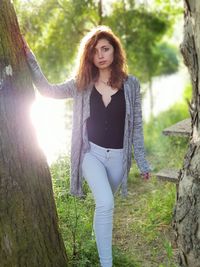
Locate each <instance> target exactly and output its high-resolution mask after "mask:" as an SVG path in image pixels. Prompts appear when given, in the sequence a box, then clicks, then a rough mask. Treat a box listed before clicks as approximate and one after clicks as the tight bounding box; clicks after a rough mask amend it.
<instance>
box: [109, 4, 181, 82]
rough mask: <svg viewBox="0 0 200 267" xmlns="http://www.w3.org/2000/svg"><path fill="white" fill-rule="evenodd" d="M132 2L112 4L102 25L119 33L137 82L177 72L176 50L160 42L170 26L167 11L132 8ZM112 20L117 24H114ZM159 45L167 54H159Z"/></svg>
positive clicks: (160, 49) (140, 7) (161, 51)
mask: <svg viewBox="0 0 200 267" xmlns="http://www.w3.org/2000/svg"><path fill="white" fill-rule="evenodd" d="M131 2H132V3H131ZM133 2H134V1H128V3H129V5H128V6H127V5H125V4H124V1H118V2H116V3H114V4H113V12H112V14H111V15H110V16H109V17H107V18H105V22H106V24H108V25H110V26H111V28H113V29H114V30H115V32H116V33H117V35H118V36H121V39H122V42H123V45H124V47H125V49H126V52H127V58H128V65H129V69H130V72H132V73H134V75H136V76H137V77H138V78H139V79H140V80H141V81H143V82H147V81H148V82H149V81H150V80H151V78H152V77H153V76H156V75H160V74H167V73H172V72H174V71H177V68H178V59H177V57H176V51H175V50H174V48H173V49H172V48H171V46H169V45H167V44H166V43H162V38H163V36H164V34H166V32H167V31H168V30H169V28H171V27H172V23H171V20H170V19H169V16H168V14H166V13H165V12H163V11H159V12H158V11H155V10H154V11H149V10H148V9H146V8H145V6H144V5H143V6H139V7H138V8H136V7H135V4H133ZM116 21H118V22H119V21H120V23H117V24H116ZM162 48H165V50H167V52H168V53H166V54H165V55H163V49H162ZM172 58H173V66H172V65H171V59H172ZM164 66H166V69H167V71H166V69H165V68H164Z"/></svg>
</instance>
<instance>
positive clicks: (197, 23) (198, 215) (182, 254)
mask: <svg viewBox="0 0 200 267" xmlns="http://www.w3.org/2000/svg"><path fill="white" fill-rule="evenodd" d="M184 8H185V11H184V19H185V25H184V40H183V42H182V44H181V52H182V54H183V57H184V61H185V64H186V66H187V67H188V69H189V72H190V74H191V81H192V87H193V96H192V101H191V105H190V113H191V119H192V133H191V138H190V144H189V147H188V151H187V154H186V156H185V159H184V164H183V168H182V170H181V172H180V175H179V187H178V192H177V202H176V207H175V214H174V229H175V231H176V238H177V244H178V249H179V260H180V262H179V263H180V266H184V267H185V266H189V267H200V127H199V126H200V125H199V123H200V120H199V119H200V69H199V66H200V16H199V10H200V1H199V0H187V1H186V0H185V1H184Z"/></svg>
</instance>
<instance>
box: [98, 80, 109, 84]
mask: <svg viewBox="0 0 200 267" xmlns="http://www.w3.org/2000/svg"><path fill="white" fill-rule="evenodd" d="M100 82H102V83H103V84H105V85H109V81H106V82H105V81H103V80H100Z"/></svg>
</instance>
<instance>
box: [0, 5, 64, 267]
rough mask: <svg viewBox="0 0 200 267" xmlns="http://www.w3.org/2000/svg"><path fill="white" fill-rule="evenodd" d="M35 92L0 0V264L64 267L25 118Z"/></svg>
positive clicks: (48, 191) (47, 179) (11, 18)
mask: <svg viewBox="0 0 200 267" xmlns="http://www.w3.org/2000/svg"><path fill="white" fill-rule="evenodd" d="M33 100H34V90H33V86H32V82H31V77H30V75H29V70H28V67H27V64H26V60H25V55H24V52H23V49H22V38H21V35H20V30H19V27H18V23H17V18H16V15H15V11H14V8H13V6H12V4H11V2H10V0H0V266H1V267H18V266H19V267H26V266H27V267H50V266H52V267H66V266H67V256H66V253H65V247H64V243H63V240H62V238H61V235H60V233H59V230H58V218H57V213H56V206H55V202H54V198H53V190H52V182H51V176H50V172H49V168H48V165H47V162H46V159H45V157H44V155H43V153H42V151H41V150H40V149H39V145H38V143H37V139H36V135H35V132H34V128H33V126H32V124H31V121H30V105H31V103H32V102H33Z"/></svg>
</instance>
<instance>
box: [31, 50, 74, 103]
mask: <svg viewBox="0 0 200 267" xmlns="http://www.w3.org/2000/svg"><path fill="white" fill-rule="evenodd" d="M26 58H27V63H28V66H29V69H30V72H31V76H32V79H33V83H34V85H35V86H36V88H37V89H38V91H39V92H40V93H41V94H42V95H43V96H46V97H51V98H58V99H63V98H70V97H71V98H72V97H73V96H74V93H75V88H76V86H75V81H74V79H71V80H68V81H65V82H64V83H60V84H51V83H49V82H48V80H47V79H46V77H45V76H44V74H43V72H42V70H41V68H40V66H39V64H38V62H37V59H36V57H35V55H34V54H33V52H32V51H28V52H27V53H26Z"/></svg>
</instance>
